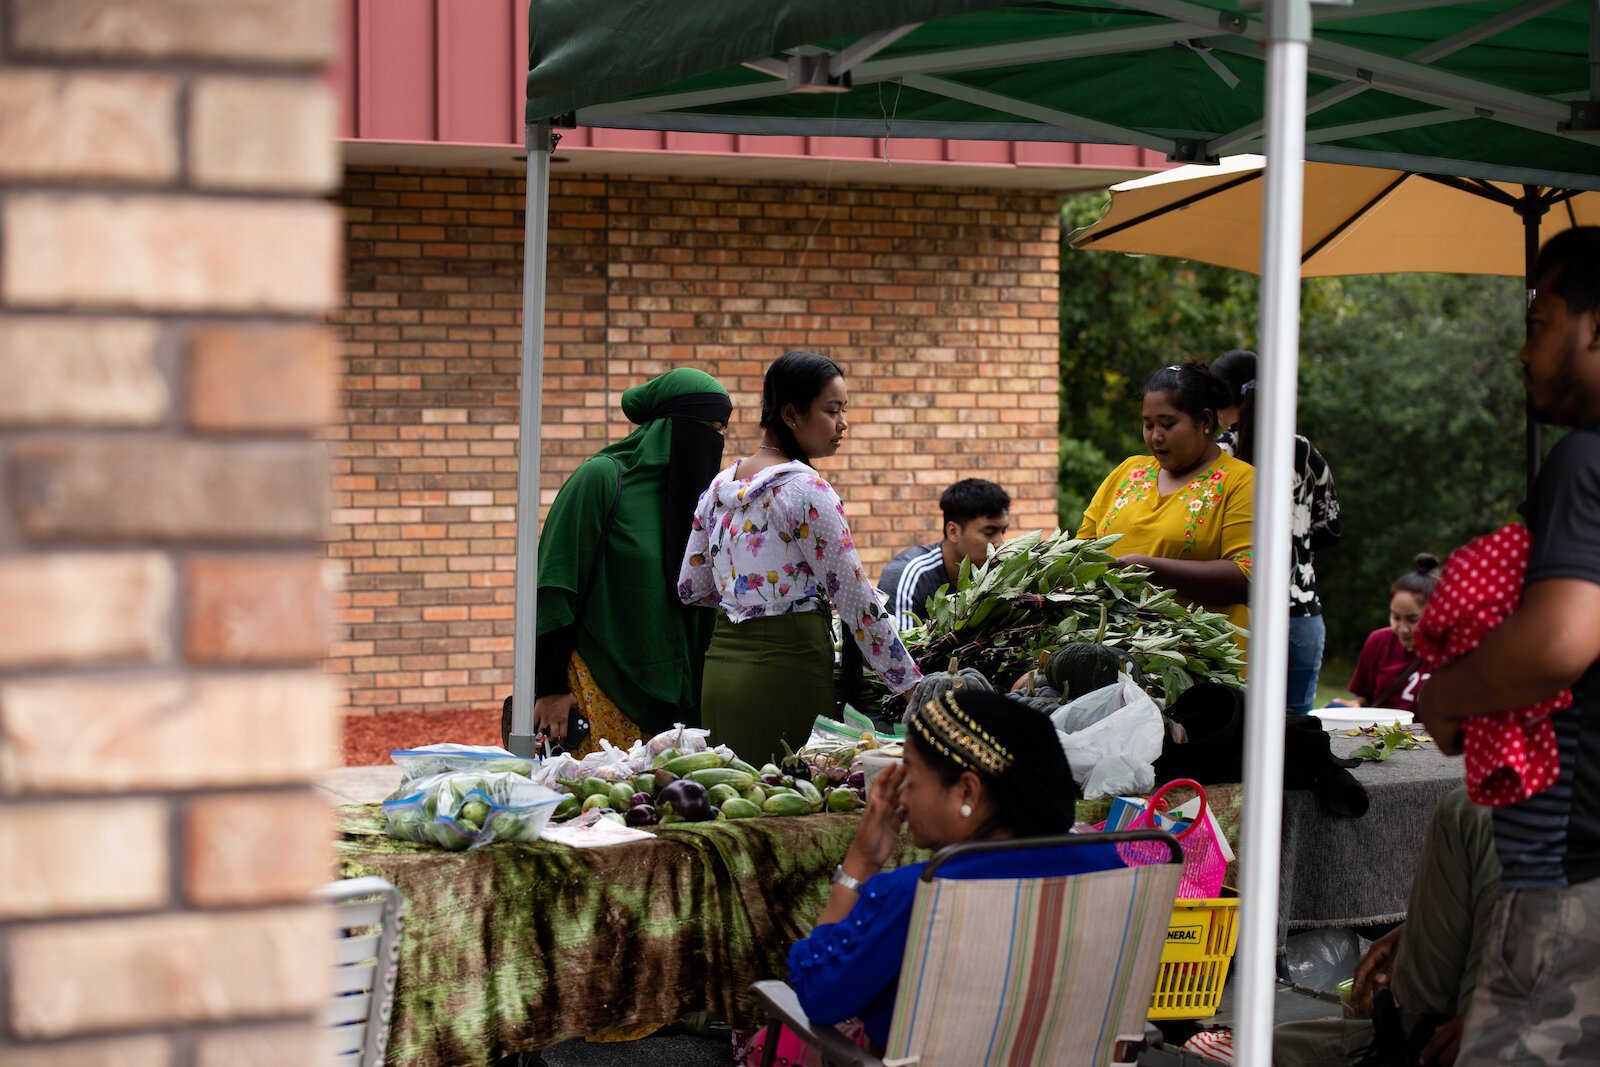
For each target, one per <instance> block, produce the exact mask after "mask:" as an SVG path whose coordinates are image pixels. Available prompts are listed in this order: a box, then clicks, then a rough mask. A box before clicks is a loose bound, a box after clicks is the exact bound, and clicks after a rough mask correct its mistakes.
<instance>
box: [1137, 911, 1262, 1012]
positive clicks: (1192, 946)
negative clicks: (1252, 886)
mask: <svg viewBox="0 0 1600 1067" xmlns="http://www.w3.org/2000/svg"><path fill="white" fill-rule="evenodd" d="M1238 920H1239V898H1238V897H1218V898H1213V899H1210V900H1180V901H1178V902H1177V905H1176V906H1175V907H1174V908H1173V909H1172V923H1171V924H1170V925H1169V926H1168V927H1167V944H1166V947H1165V948H1164V949H1162V950H1161V972H1160V974H1159V975H1157V977H1156V992H1155V995H1154V996H1153V997H1151V998H1150V1014H1149V1016H1148V1017H1149V1018H1151V1019H1206V1018H1210V1017H1211V1016H1213V1015H1215V1014H1216V1013H1217V1005H1218V1004H1220V1003H1221V1002H1222V986H1223V984H1224V983H1225V982H1227V980H1228V964H1229V963H1231V962H1232V961H1233V950H1234V947H1235V946H1236V945H1237V944H1238V941H1239V922H1238Z"/></svg>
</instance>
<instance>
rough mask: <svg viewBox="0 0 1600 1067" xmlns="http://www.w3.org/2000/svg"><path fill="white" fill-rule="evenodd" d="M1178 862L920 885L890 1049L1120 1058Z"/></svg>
mask: <svg viewBox="0 0 1600 1067" xmlns="http://www.w3.org/2000/svg"><path fill="white" fill-rule="evenodd" d="M1182 873H1183V870H1182V868H1181V867H1179V866H1176V865H1171V864H1168V865H1163V866H1155V867H1132V868H1126V869H1121V870H1111V871H1099V872H1095V873H1092V874H1078V875H1073V876H1070V877H1058V878H1030V879H1017V880H999V881H968V880H954V879H942V878H935V879H934V880H933V881H931V882H924V883H922V884H920V885H918V887H917V898H916V902H915V903H914V905H913V906H912V912H911V930H910V935H909V937H908V939H907V942H906V955H905V960H904V964H903V966H902V969H901V972H900V986H899V992H898V999H897V1001H896V1007H895V1018H894V1024H893V1027H892V1028H891V1030H890V1034H889V1043H888V1047H887V1048H886V1050H885V1055H884V1062H885V1063H886V1064H892V1063H894V1062H895V1061H897V1060H898V1061H905V1062H909V1063H915V1064H917V1065H918V1067H974V1065H979V1064H993V1065H1000V1064H1006V1065H1014V1067H1022V1065H1029V1064H1110V1063H1112V1062H1114V1061H1113V1059H1112V1056H1113V1051H1114V1048H1115V1045H1116V1043H1117V1042H1118V1041H1119V1040H1138V1039H1139V1038H1140V1037H1141V1036H1142V1035H1143V1031H1144V1019H1145V1013H1146V1010H1147V1008H1148V1007H1149V1004H1150V996H1151V991H1152V990H1153V989H1154V987H1155V980H1156V972H1157V969H1158V968H1159V967H1160V963H1161V949H1162V946H1163V944H1164V942H1165V939H1166V929H1167V923H1168V920H1169V919H1170V917H1171V913H1172V901H1173V897H1174V895H1175V893H1176V891H1177V885H1178V879H1179V877H1180V876H1181V875H1182Z"/></svg>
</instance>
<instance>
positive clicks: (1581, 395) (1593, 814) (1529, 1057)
mask: <svg viewBox="0 0 1600 1067" xmlns="http://www.w3.org/2000/svg"><path fill="white" fill-rule="evenodd" d="M1536 278H1537V280H1538V289H1537V296H1536V297H1535V299H1534V301H1533V303H1532V304H1531V305H1529V308H1528V340H1527V342H1526V343H1525V344H1524V345H1523V348H1522V353H1521V360H1522V366H1523V385H1524V388H1525V390H1526V391H1527V394H1528V400H1529V402H1530V405H1531V407H1532V410H1533V412H1534V414H1535V415H1536V416H1537V417H1538V418H1539V419H1540V420H1541V421H1544V422H1549V423H1554V424H1556V425H1561V426H1571V427H1573V428H1574V429H1573V432H1572V433H1570V434H1569V435H1567V437H1566V438H1564V439H1563V440H1562V441H1561V442H1560V443H1559V444H1557V445H1556V447H1555V448H1554V450H1553V451H1552V452H1551V454H1550V459H1549V461H1548V462H1547V463H1546V464H1545V466H1544V469H1543V470H1541V471H1540V473H1539V478H1538V481H1537V482H1536V483H1535V485H1534V488H1533V492H1532V494H1531V495H1530V496H1529V498H1528V500H1527V502H1526V503H1524V505H1523V517H1524V518H1525V519H1526V521H1527V524H1528V529H1529V531H1530V532H1531V533H1532V535H1533V547H1532V549H1531V550H1530V553H1529V559H1528V572H1527V577H1526V579H1525V581H1524V584H1523V590H1522V603H1521V606H1520V607H1519V608H1518V609H1517V611H1516V612H1515V613H1514V614H1512V615H1511V616H1510V617H1509V618H1508V619H1506V621H1505V622H1504V623H1502V624H1501V625H1500V626H1499V627H1498V628H1497V629H1495V630H1494V631H1493V632H1491V633H1490V634H1489V636H1488V637H1487V638H1485V639H1484V641H1483V643H1482V644H1481V645H1479V646H1478V647H1477V649H1475V650H1474V651H1472V652H1471V653H1469V654H1468V655H1465V656H1463V657H1461V659H1459V660H1457V661H1455V662H1454V663H1452V664H1449V665H1448V666H1446V667H1444V668H1442V669H1440V670H1439V671H1437V672H1435V673H1434V675H1433V678H1432V680H1430V681H1429V682H1428V684H1427V685H1426V686H1424V687H1423V689H1422V693H1421V696H1420V698H1419V701H1418V704H1417V708H1418V711H1419V713H1420V715H1421V718H1422V720H1423V722H1424V723H1425V724H1426V725H1427V726H1428V729H1429V730H1430V731H1431V732H1432V734H1433V736H1434V737H1435V738H1436V739H1437V740H1438V742H1439V747H1440V749H1441V750H1442V751H1444V752H1447V753H1451V754H1455V753H1459V752H1460V750H1461V733H1460V726H1461V723H1462V721H1463V720H1465V719H1470V718H1473V717H1475V716H1479V715H1487V714H1491V713H1494V712H1499V711H1505V710H1508V709H1512V708H1521V707H1527V706H1529V705H1532V704H1535V703H1538V702H1539V701H1541V700H1544V699H1545V698H1547V697H1550V696H1554V695H1555V694H1556V693H1558V692H1560V691H1561V690H1562V689H1565V688H1569V687H1570V688H1571V689H1572V697H1573V702H1572V706H1571V707H1570V708H1568V709H1566V710H1564V711H1560V712H1557V713H1556V714H1555V715H1554V716H1552V719H1551V721H1552V723H1553V725H1554V726H1555V733H1556V740H1557V749H1558V753H1559V756H1560V764H1561V770H1560V775H1559V777H1558V779H1557V781H1556V783H1555V784H1554V785H1553V786H1551V787H1550V788H1549V789H1547V790H1545V791H1544V792H1542V793H1539V794H1537V795H1535V796H1533V797H1530V798H1528V799H1527V800H1524V801H1522V802H1520V803H1518V804H1514V805H1512V806H1510V807H1503V808H1495V809H1494V833H1495V850H1496V852H1498V853H1499V856H1500V863H1501V866H1502V868H1503V869H1504V874H1503V876H1502V878H1501V883H1500V884H1501V889H1502V894H1501V897H1500V900H1499V902H1498V904H1497V905H1496V910H1495V915H1494V919H1493V921H1492V925H1491V932H1490V935H1489V939H1490V941H1489V944H1488V945H1487V946H1486V947H1485V951H1484V958H1483V969H1482V971H1481V973H1480V975H1479V982H1478V987H1477V990H1476V991H1475V993H1474V994H1473V999H1472V1001H1471V1004H1470V1006H1469V1008H1468V1010H1467V1023H1466V1029H1465V1032H1464V1033H1463V1035H1462V1044H1461V1054H1460V1058H1459V1059H1458V1060H1457V1061H1456V1062H1457V1063H1458V1064H1463V1065H1476V1064H1489V1063H1518V1064H1528V1063H1540V1064H1546V1063H1549V1064H1553V1063H1565V1064H1578V1063H1586V1064H1596V1063H1600V966H1597V965H1596V964H1597V961H1600V666H1597V665H1596V659H1597V658H1600V227H1580V228H1576V229H1572V230H1568V231H1567V232H1565V233H1562V234H1559V235H1557V236H1556V237H1553V238H1551V240H1550V241H1549V242H1548V243H1547V244H1546V245H1545V246H1544V248H1543V250H1542V251H1541V252H1540V254H1539V262H1538V270H1537V273H1536Z"/></svg>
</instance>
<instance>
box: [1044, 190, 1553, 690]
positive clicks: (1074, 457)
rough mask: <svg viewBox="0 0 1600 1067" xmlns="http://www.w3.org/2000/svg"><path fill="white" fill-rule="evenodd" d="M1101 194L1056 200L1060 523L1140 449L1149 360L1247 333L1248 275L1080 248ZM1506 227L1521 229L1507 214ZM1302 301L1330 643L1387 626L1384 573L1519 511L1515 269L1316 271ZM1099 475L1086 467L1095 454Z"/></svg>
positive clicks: (1349, 653) (1341, 647)
mask: <svg viewBox="0 0 1600 1067" xmlns="http://www.w3.org/2000/svg"><path fill="white" fill-rule="evenodd" d="M1104 205H1105V196H1104V195H1103V194H1101V195H1095V196H1082V197H1073V198H1068V199H1066V200H1064V201H1063V204H1062V231H1063V247H1062V257H1061V460H1060V482H1059V486H1058V498H1059V502H1060V508H1061V515H1060V518H1061V520H1062V524H1063V525H1064V526H1068V527H1070V526H1073V525H1076V523H1077V522H1078V521H1079V519H1080V517H1081V514H1082V508H1083V505H1084V504H1085V503H1086V502H1087V501H1088V499H1089V497H1090V495H1092V494H1093V492H1094V490H1095V488H1096V487H1097V486H1098V485H1099V481H1100V479H1101V478H1103V477H1104V475H1105V473H1106V472H1109V470H1110V469H1111V467H1112V466H1113V465H1114V464H1115V463H1116V462H1117V461H1118V460H1120V459H1121V458H1122V457H1123V456H1126V455H1130V454H1132V453H1133V452H1136V451H1139V450H1141V449H1142V447H1143V442H1142V441H1141V439H1140V432H1139V403H1140V397H1139V383H1140V382H1141V381H1142V379H1143V378H1144V376H1145V375H1146V374H1148V373H1149V372H1150V371H1151V370H1154V369H1155V368H1156V367H1158V366H1161V365H1163V364H1167V363H1174V362H1178V361H1179V360H1182V359H1186V358H1189V357H1191V356H1192V357H1196V358H1199V359H1204V360H1208V361H1209V360H1210V359H1212V358H1214V357H1216V356H1217V355H1219V354H1221V353H1222V352H1224V351H1226V350H1227V349H1229V348H1237V347H1246V348H1249V347H1254V338H1255V332H1256V313H1257V307H1256V300H1257V295H1256V294H1257V285H1256V279H1255V277H1254V276H1252V275H1249V274H1246V273H1243V272H1239V271H1230V270H1226V269H1223V268H1219V267H1211V266H1206V265H1202V264H1195V263H1189V262H1185V261H1181V260H1173V259H1165V258H1161V257H1154V256H1125V255H1118V254H1113V253H1104V252H1079V251H1073V250H1071V249H1070V248H1068V247H1067V246H1066V242H1067V241H1068V240H1069V239H1070V236H1071V234H1072V232H1073V231H1074V230H1076V229H1080V228H1082V227H1084V226H1087V225H1089V224H1091V223H1092V222H1093V221H1094V220H1095V219H1096V218H1098V217H1099V215H1100V213H1101V211H1103V210H1104ZM1508 224H1509V225H1515V222H1514V221H1511V220H1508ZM1302 292H1303V299H1302V307H1301V316H1302V323H1301V337H1302V340H1301V365H1300V408H1299V425H1300V431H1301V432H1302V433H1304V434H1305V435H1306V436H1307V437H1309V438H1311V439H1312V440H1313V441H1314V442H1315V443H1316V444H1317V447H1318V448H1320V449H1321V450H1322V452H1323V454H1324V455H1325V456H1326V457H1327V458H1328V462H1329V464H1330V465H1331V466H1332V468H1333V472H1334V478H1335V482H1336V484H1337V487H1338V493H1339V500H1340V504H1341V506H1342V509H1343V514H1344V531H1345V532H1344V539H1343V541H1342V543H1341V544H1340V545H1339V546H1338V547H1336V548H1334V549H1331V550H1329V551H1326V552H1323V553H1321V554H1320V555H1319V556H1318V559H1317V574H1318V580H1319V585H1320V588H1321V591H1322V597H1323V602H1324V605H1325V609H1326V612H1327V624H1328V650H1329V655H1330V656H1336V657H1339V658H1341V659H1346V660H1349V659H1353V658H1354V656H1355V653H1356V652H1357V651H1358V650H1359V648H1360V643H1361V641H1362V640H1363V639H1364V638H1365V636H1366V634H1367V633H1368V632H1369V631H1370V630H1372V629H1373V628H1374V627H1376V626H1381V625H1383V624H1384V622H1385V620H1386V618H1387V615H1386V604H1387V599H1388V586H1389V583H1390V582H1391V581H1393V580H1394V579H1395V578H1396V577H1398V576H1399V575H1401V574H1403V573H1405V572H1406V571H1407V570H1409V569H1410V568H1411V561H1412V557H1413V556H1415V555H1416V553H1418V552H1420V551H1431V552H1434V553H1436V554H1437V555H1439V556H1440V558H1443V557H1444V556H1445V555H1447V554H1448V553H1449V551H1450V550H1451V549H1452V548H1454V547H1456V546H1457V545H1459V544H1461V543H1463V542H1465V541H1467V540H1469V539H1471V538H1472V537H1475V536H1477V535H1478V534H1480V533H1485V532H1487V531H1489V530H1491V529H1493V528H1494V527H1495V526H1497V525H1499V524H1500V523H1503V522H1506V521H1509V520H1510V519H1511V518H1513V517H1514V514H1515V507H1516V504H1517V502H1518V501H1519V500H1520V499H1521V497H1522V492H1523V482H1522V479H1523V474H1522V469H1523V468H1522V389H1521V380H1520V369H1519V367H1518V365H1517V362H1516V358H1515V355H1516V351H1517V348H1518V346H1519V345H1520V343H1521V336H1522V300H1523V294H1522V285H1521V283H1520V281H1519V280H1517V279H1513V278H1484V277H1471V276H1460V275H1374V276H1369V277H1359V278H1325V279H1314V280H1310V281H1308V282H1306V283H1305V285H1304V288H1303V291H1302ZM1097 463H1098V464H1100V465H1099V466H1098V470H1099V473H1098V474H1096V473H1095V470H1096V464H1097Z"/></svg>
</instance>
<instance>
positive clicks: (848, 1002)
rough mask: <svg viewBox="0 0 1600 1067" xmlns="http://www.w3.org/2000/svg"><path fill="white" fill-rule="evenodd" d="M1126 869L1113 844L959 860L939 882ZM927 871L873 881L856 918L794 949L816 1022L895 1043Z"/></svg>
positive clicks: (888, 874)
mask: <svg viewBox="0 0 1600 1067" xmlns="http://www.w3.org/2000/svg"><path fill="white" fill-rule="evenodd" d="M1122 866H1124V864H1123V862H1122V860H1121V858H1119V857H1118V856H1117V852H1116V847H1115V846H1113V845H1063V846H1060V847H1057V848H1039V849H1024V850H1019V851H1015V852H997V853H988V854H985V853H975V854H969V855H965V856H959V857H956V858H955V859H953V860H950V861H949V862H947V863H945V864H944V865H943V866H941V867H940V871H939V877H941V878H983V879H1005V878H1045V877H1054V876H1061V875H1070V874H1086V873H1089V872H1091V871H1105V870H1111V869H1113V868H1116V867H1122ZM926 867H927V864H926V863H913V864H910V865H908V866H905V867H899V868H896V869H895V870H892V871H884V872H882V873H881V874H875V875H873V876H872V877H871V878H868V879H867V880H866V881H865V882H863V883H862V885H861V896H860V898H859V899H857V900H856V903H855V907H853V908H851V909H850V914H848V915H846V916H845V917H844V919H843V920H842V921H840V922H836V923H829V924H827V925H826V926H818V927H816V928H815V929H814V930H812V931H811V935H810V936H809V937H805V938H802V939H801V940H799V941H796V942H795V943H794V945H793V946H792V947H791V948H790V949H789V985H790V986H792V987H793V988H794V991H795V993H796V994H797V995H798V996H799V998H800V1005H801V1007H803V1008H804V1009H805V1012H806V1015H807V1016H808V1017H809V1018H810V1019H811V1021H812V1022H814V1023H817V1024H819V1025H832V1024H833V1023H841V1022H844V1021H845V1020H846V1019H855V1018H859V1019H860V1020H861V1021H862V1023H863V1024H865V1026H866V1030H867V1036H868V1037H870V1038H871V1039H872V1040H873V1042H874V1043H876V1044H877V1045H878V1046H879V1047H882V1046H883V1045H885V1044H887V1043H888V1040H889V1025H890V1023H891V1022H892V1021H893V1019H894V1000H895V992H896V989H897V987H898V986H899V984H900V963H901V961H902V959H903V958H904V956H905V952H906V935H907V932H908V931H909V929H910V926H911V904H912V901H913V900H914V898H915V897H916V893H917V882H918V881H919V880H920V879H921V877H922V872H923V869H924V868H926Z"/></svg>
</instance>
